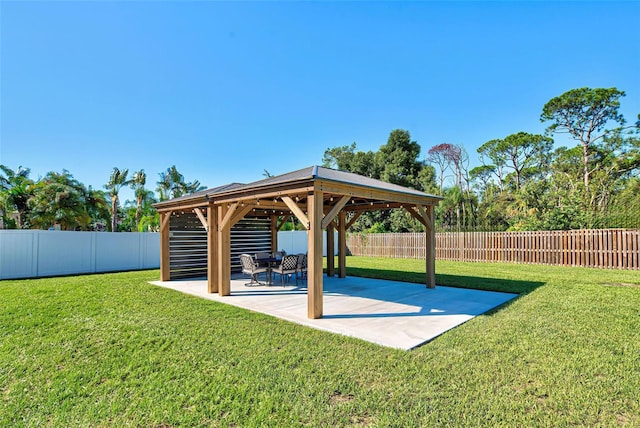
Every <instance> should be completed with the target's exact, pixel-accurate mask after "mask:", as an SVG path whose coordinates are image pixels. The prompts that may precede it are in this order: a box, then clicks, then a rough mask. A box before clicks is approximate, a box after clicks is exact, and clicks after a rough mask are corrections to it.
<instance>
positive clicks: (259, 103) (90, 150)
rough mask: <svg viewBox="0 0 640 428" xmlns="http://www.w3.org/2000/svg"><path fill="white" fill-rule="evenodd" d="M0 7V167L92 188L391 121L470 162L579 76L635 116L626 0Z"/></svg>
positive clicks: (314, 153) (278, 157)
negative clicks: (116, 176)
mask: <svg viewBox="0 0 640 428" xmlns="http://www.w3.org/2000/svg"><path fill="white" fill-rule="evenodd" d="M0 19H1V27H0V32H1V33H0V36H1V38H0V40H1V42H0V43H1V45H0V48H1V51H0V52H1V56H0V61H1V63H0V66H1V81H0V84H1V86H0V109H1V110H0V114H1V117H0V119H1V124H0V125H1V128H0V163H3V164H5V165H8V166H9V167H11V168H14V169H15V168H16V167H18V166H19V165H23V166H26V167H30V168H31V169H32V177H33V178H38V176H42V175H44V174H46V172H48V171H51V170H54V171H61V170H62V169H63V168H64V169H67V170H69V171H70V172H71V173H72V174H73V175H74V176H75V177H76V178H77V179H79V180H80V181H82V182H83V183H85V184H87V185H92V186H93V187H94V188H101V187H102V185H103V184H104V183H105V182H106V181H107V180H108V177H109V174H110V171H111V169H112V168H113V167H114V166H117V167H120V168H129V170H130V171H134V170H138V169H141V168H143V169H144V170H145V171H146V172H147V175H148V187H151V188H155V181H157V179H158V173H159V172H161V171H164V170H166V168H168V167H169V166H171V165H174V164H175V165H176V167H177V168H178V170H179V171H181V172H182V173H183V174H184V175H185V178H186V179H187V180H189V181H190V180H194V179H198V180H200V182H201V183H202V184H204V185H206V186H208V187H214V186H218V185H221V184H224V183H228V182H233V181H237V182H250V181H254V180H259V179H261V178H263V176H262V174H263V170H264V169H267V170H268V171H269V172H271V173H272V174H280V173H284V172H288V171H292V170H295V169H299V168H303V167H306V166H310V165H313V164H319V163H321V161H322V155H323V153H324V150H325V149H327V148H329V147H335V146H338V145H347V144H350V143H352V142H356V143H357V145H358V149H360V150H377V149H378V148H379V147H380V145H382V144H384V143H385V142H386V140H387V137H388V135H389V133H390V132H391V131H392V130H393V129H397V128H401V129H407V130H409V131H410V132H411V136H412V137H413V139H414V140H416V141H417V142H418V143H420V145H421V146H422V149H423V154H424V153H426V151H427V150H428V149H429V148H430V147H432V146H433V145H436V144H440V143H444V142H448V143H455V144H463V145H464V146H465V147H466V149H467V151H468V152H469V154H470V156H471V159H472V162H473V163H474V164H477V160H476V149H477V147H479V146H480V145H481V144H483V143H484V142H486V141H488V140H490V139H494V138H502V137H505V136H507V135H509V134H511V133H515V132H518V131H527V132H536V133H541V132H543V131H544V128H545V126H546V125H545V124H542V123H540V120H539V117H540V112H541V110H542V107H543V105H544V104H545V103H546V102H547V101H548V100H550V99H551V98H553V97H555V96H558V95H560V94H562V93H563V92H565V91H567V90H570V89H573V88H578V87H583V86H588V87H612V86H615V87H617V88H618V89H621V90H624V91H625V92H626V93H627V96H626V97H625V98H623V99H622V112H623V113H624V115H625V117H626V118H627V120H628V121H629V122H632V121H635V118H636V116H637V114H638V113H640V75H639V74H638V73H639V70H640V30H638V22H640V2H620V3H617V2H602V3H600V2H449V3H444V2H406V3H405V2H388V3H387V2H365V1H362V2H300V3H298V2H206V1H201V2H195V1H194V2H169V1H163V2H151V1H139V2H125V1H120V2H89V1H87V2H11V1H2V2H0ZM564 143H565V144H566V142H564ZM568 144H570V145H573V144H574V143H572V142H569V143H568ZM130 197H131V194H130V192H123V193H122V197H121V199H127V198H130Z"/></svg>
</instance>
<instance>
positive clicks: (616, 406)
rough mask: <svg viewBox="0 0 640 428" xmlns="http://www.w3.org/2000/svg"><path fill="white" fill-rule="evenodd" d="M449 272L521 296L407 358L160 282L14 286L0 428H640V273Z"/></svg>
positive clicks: (394, 263) (473, 268)
mask: <svg viewBox="0 0 640 428" xmlns="http://www.w3.org/2000/svg"><path fill="white" fill-rule="evenodd" d="M347 264H348V265H349V266H350V267H349V269H348V274H352V275H353V274H358V275H366V276H375V277H385V278H390V279H402V280H407V281H421V280H422V279H423V276H424V274H423V273H420V272H421V271H423V266H422V262H420V261H416V260H387V259H371V258H364V257H349V259H348V261H347ZM437 271H438V275H437V281H438V283H439V284H448V285H453V286H461V287H462V286H467V287H473V288H489V289H494V290H501V291H512V292H518V293H521V296H520V297H519V298H517V299H516V300H514V301H512V302H511V303H509V304H507V305H505V306H503V307H502V308H500V309H498V310H495V311H493V312H491V313H489V314H486V315H484V316H480V317H477V318H475V319H473V320H471V321H469V322H467V323H465V324H463V325H462V326H460V327H458V328H455V329H454V330H451V331H450V332H448V333H445V334H444V335H442V336H440V337H438V338H437V339H435V340H434V341H433V342H431V343H429V344H428V345H425V346H423V347H421V348H418V349H416V350H413V351H410V352H405V351H399V350H392V349H387V348H382V347H379V346H376V345H373V344H370V343H367V342H364V341H360V340H357V339H352V338H347V337H342V336H339V335H334V334H330V333H325V332H321V331H317V330H314V329H310V328H306V327H302V326H299V325H295V324H292V323H288V322H286V321H282V320H278V319H275V318H271V317H269V316H266V315H262V314H256V313H252V312H248V311H246V310H243V309H240V308H236V307H232V306H228V305H224V304H220V303H217V302H212V301H205V300H202V299H198V298H196V297H192V296H187V295H182V294H180V293H177V292H174V291H172V290H168V289H163V288H159V287H155V286H152V285H149V284H148V283H147V281H150V280H155V279H157V278H158V276H159V274H158V272H157V271H144V272H134V273H117V274H104V275H91V276H78V277H65V278H48V279H37V280H21V281H1V282H0V302H2V304H1V305H0V426H65V427H67V426H151V427H169V426H242V427H247V426H248V427H251V426H279V427H280V426H369V425H374V426H434V425H435V426H569V425H579V426H580V425H582V426H638V425H640V416H639V415H640V402H639V399H638V391H640V375H639V373H640V329H639V327H640V288H638V286H640V273H639V272H631V271H605V270H594V269H582V268H557V267H545V266H532V265H507V264H471V263H456V262H439V263H438V264H437ZM616 284H620V285H616Z"/></svg>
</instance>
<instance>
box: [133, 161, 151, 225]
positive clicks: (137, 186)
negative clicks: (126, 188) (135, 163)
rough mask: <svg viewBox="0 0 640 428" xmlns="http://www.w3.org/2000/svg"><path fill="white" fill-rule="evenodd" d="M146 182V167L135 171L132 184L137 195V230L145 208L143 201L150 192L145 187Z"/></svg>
mask: <svg viewBox="0 0 640 428" xmlns="http://www.w3.org/2000/svg"><path fill="white" fill-rule="evenodd" d="M146 182H147V174H146V173H145V172H144V169H141V170H140V171H136V172H134V173H133V178H132V179H131V184H130V185H131V188H132V189H133V191H134V194H135V197H136V230H137V229H138V227H139V226H140V218H141V217H142V209H143V207H142V203H143V201H144V199H145V197H146V196H147V192H148V191H147V189H145V188H144V185H145V184H146Z"/></svg>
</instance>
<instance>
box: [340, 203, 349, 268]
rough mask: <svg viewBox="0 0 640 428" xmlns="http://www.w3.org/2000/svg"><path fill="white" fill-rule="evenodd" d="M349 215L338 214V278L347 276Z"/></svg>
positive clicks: (342, 212) (343, 212) (341, 212)
mask: <svg viewBox="0 0 640 428" xmlns="http://www.w3.org/2000/svg"><path fill="white" fill-rule="evenodd" d="M346 223H347V213H346V212H345V211H340V213H339V214H338V278H344V277H346V276H347V225H346Z"/></svg>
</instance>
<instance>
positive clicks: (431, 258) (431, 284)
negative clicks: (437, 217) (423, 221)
mask: <svg viewBox="0 0 640 428" xmlns="http://www.w3.org/2000/svg"><path fill="white" fill-rule="evenodd" d="M433 208H434V207H433V205H428V206H427V207H426V215H427V222H428V223H429V224H428V225H427V227H425V234H426V236H425V238H426V239H425V241H426V244H427V245H426V251H425V253H426V254H425V259H426V268H427V269H426V270H427V288H436V230H435V222H434V215H433V213H434V209H433ZM458 236H460V235H459V234H458Z"/></svg>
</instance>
